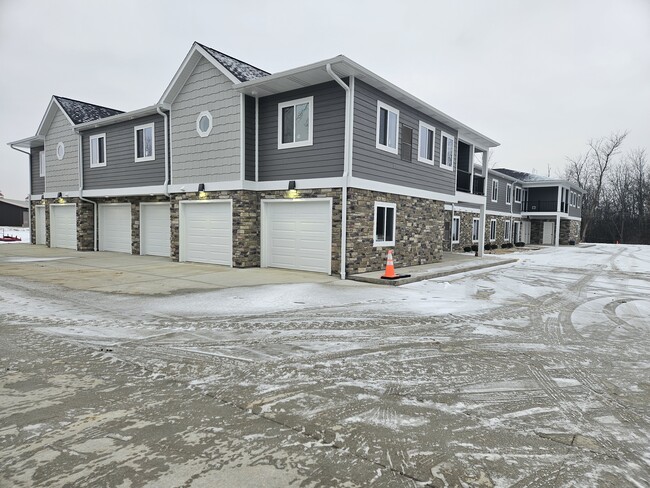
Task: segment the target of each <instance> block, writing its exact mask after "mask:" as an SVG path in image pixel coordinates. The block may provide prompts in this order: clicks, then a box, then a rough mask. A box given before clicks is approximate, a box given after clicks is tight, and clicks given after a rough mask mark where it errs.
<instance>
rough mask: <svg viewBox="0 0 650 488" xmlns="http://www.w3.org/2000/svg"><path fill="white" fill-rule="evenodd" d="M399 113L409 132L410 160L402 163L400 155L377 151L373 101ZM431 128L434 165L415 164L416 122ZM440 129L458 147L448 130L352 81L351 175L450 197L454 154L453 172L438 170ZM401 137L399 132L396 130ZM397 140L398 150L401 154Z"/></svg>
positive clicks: (450, 131)
mask: <svg viewBox="0 0 650 488" xmlns="http://www.w3.org/2000/svg"><path fill="white" fill-rule="evenodd" d="M378 100H381V101H382V102H384V103H386V104H388V105H390V106H391V107H394V108H396V109H397V110H399V122H400V125H402V124H404V125H406V126H408V127H411V128H412V129H413V147H412V149H411V161H410V162H407V161H402V155H401V153H400V154H391V153H389V152H386V151H382V150H381V149H377V147H376V142H377V101H378ZM420 120H422V121H423V122H426V123H427V124H429V125H432V126H433V127H435V128H436V129H437V130H436V141H435V156H434V161H435V164H434V165H431V164H427V163H420V162H418V139H419V133H418V131H419V121H420ZM440 130H443V131H445V132H446V133H448V134H449V135H452V136H454V138H455V140H456V144H458V133H457V132H456V131H455V130H453V129H451V128H450V127H448V126H446V125H444V124H442V123H440V122H438V121H436V120H434V119H431V118H430V117H427V116H426V115H424V114H422V113H420V112H418V111H417V110H415V109H413V108H411V107H409V106H407V105H405V104H404V103H402V102H400V101H398V100H396V99H394V98H392V97H389V96H388V95H385V94H383V93H382V92H380V91H379V90H377V89H375V88H373V87H371V86H370V85H368V84H366V83H364V82H362V81H359V80H356V81H355V88H354V148H353V162H352V175H353V176H356V177H359V178H365V179H368V180H374V181H381V182H385V183H391V184H395V185H402V186H407V187H410V188H417V189H420V190H428V191H436V192H440V193H445V194H448V195H453V194H454V192H455V190H456V160H455V159H456V155H457V152H458V151H454V156H455V157H454V171H449V170H448V169H444V168H440V165H439V159H440ZM398 133H400V137H401V131H398ZM401 142H402V141H401V140H400V141H398V147H399V148H400V151H401Z"/></svg>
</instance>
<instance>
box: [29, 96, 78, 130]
mask: <svg viewBox="0 0 650 488" xmlns="http://www.w3.org/2000/svg"><path fill="white" fill-rule="evenodd" d="M53 105H55V106H56V107H57V108H58V109H59V110H60V111H61V113H62V114H63V116H64V117H65V118H66V119H67V120H68V122H69V123H70V125H71V126H74V122H72V119H71V118H70V116H69V115H68V113H67V112H66V111H65V110H63V107H62V106H61V104H59V102H58V101H57V99H56V98H54V97H52V98H51V99H50V103H49V104H48V106H47V109H45V114H44V115H43V118H42V119H41V123H40V124H39V125H38V129H36V135H37V136H44V135H45V134H44V133H43V132H42V131H43V130H44V129H45V125H46V124H47V130H48V131H49V130H50V125H51V124H52V121H53V120H54V117H55V114H54V113H53V112H52V106H53Z"/></svg>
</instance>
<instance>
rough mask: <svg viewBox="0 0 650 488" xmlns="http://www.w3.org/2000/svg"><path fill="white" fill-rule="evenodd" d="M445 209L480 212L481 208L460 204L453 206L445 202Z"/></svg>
mask: <svg viewBox="0 0 650 488" xmlns="http://www.w3.org/2000/svg"><path fill="white" fill-rule="evenodd" d="M445 210H447V211H449V212H451V211H452V210H453V211H454V212H465V213H475V214H480V213H481V209H480V208H472V207H463V206H460V205H454V206H453V208H452V206H451V204H448V203H446V204H445Z"/></svg>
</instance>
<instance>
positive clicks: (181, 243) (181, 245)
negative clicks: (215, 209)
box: [178, 198, 234, 268]
mask: <svg viewBox="0 0 650 488" xmlns="http://www.w3.org/2000/svg"><path fill="white" fill-rule="evenodd" d="M207 203H222V204H228V205H229V207H230V264H216V263H214V264H215V266H230V267H231V268H232V267H233V263H232V255H233V252H234V246H233V245H234V243H233V238H232V199H230V198H224V199H220V198H219V199H213V200H179V205H178V261H179V262H186V261H187V260H186V256H185V254H186V249H185V248H186V235H185V226H184V217H183V211H182V209H183V208H184V207H185V205H201V204H207ZM207 264H213V263H207Z"/></svg>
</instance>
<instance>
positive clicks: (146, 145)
mask: <svg viewBox="0 0 650 488" xmlns="http://www.w3.org/2000/svg"><path fill="white" fill-rule="evenodd" d="M154 127H155V126H154V123H153V122H152V123H150V124H144V125H138V126H136V127H135V128H134V131H135V160H136V162H137V161H153V160H154V159H156V152H155V145H154Z"/></svg>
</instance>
